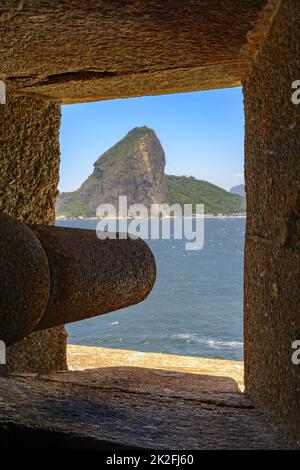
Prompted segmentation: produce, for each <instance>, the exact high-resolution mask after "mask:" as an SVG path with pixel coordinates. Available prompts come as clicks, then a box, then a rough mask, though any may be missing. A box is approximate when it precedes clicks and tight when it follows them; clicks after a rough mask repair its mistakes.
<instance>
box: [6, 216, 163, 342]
mask: <svg viewBox="0 0 300 470" xmlns="http://www.w3.org/2000/svg"><path fill="white" fill-rule="evenodd" d="M4 220H5V221H6V223H3V222H4ZM5 225H6V229H4V228H3V227H5ZM16 232H17V233H20V234H22V236H21V235H20V236H21V239H22V237H23V239H22V243H21V244H20V246H19V248H18V251H16V246H15V245H16V243H15V240H16V236H15V235H14V234H15V233H16ZM3 237H4V238H5V241H4V240H3ZM0 249H1V260H0V271H1V275H0V282H1V301H0V339H3V340H4V341H5V342H6V344H8V345H9V344H13V343H14V342H16V341H18V340H19V339H21V338H23V337H25V336H27V335H28V334H29V333H30V332H32V331H37V330H42V329H46V328H51V327H54V326H59V325H63V324H65V323H71V322H74V321H78V320H83V319H86V318H89V317H92V316H97V315H102V314H104V313H108V312H112V311H114V310H118V309H121V308H124V307H128V306H130V305H133V304H136V303H139V302H141V301H142V300H144V299H145V298H146V297H147V296H148V294H149V293H150V292H151V290H152V287H153V285H154V282H155V278H156V264H155V259H154V256H153V254H152V252H151V250H150V249H149V247H148V246H147V244H146V243H145V242H144V241H143V240H141V239H138V238H134V237H130V236H128V238H127V239H122V238H120V237H119V236H118V234H117V238H116V239H110V238H107V239H104V240H101V239H99V238H98V237H97V234H96V231H94V230H85V229H75V228H62V227H54V226H39V225H34V226H33V225H30V226H25V225H24V224H21V223H20V222H18V221H16V220H15V219H12V218H10V217H9V218H8V216H4V215H1V216H0ZM28 250H29V251H28ZM26 253H27V254H26ZM2 254H5V255H4V257H2ZM10 256H11V258H10ZM9 259H12V260H13V263H11V262H9ZM28 259H29V261H28ZM5 268H6V269H8V270H9V283H7V282H6V280H5V276H4V274H3V269H5ZM2 293H4V296H3V299H5V301H4V302H2Z"/></svg>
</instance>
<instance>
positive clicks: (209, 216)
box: [55, 214, 246, 221]
mask: <svg viewBox="0 0 300 470" xmlns="http://www.w3.org/2000/svg"><path fill="white" fill-rule="evenodd" d="M147 218H148V219H160V220H165V219H196V218H197V219H202V218H204V219H246V214H236V215H234V214H231V215H212V214H207V215H204V216H202V215H200V216H199V215H193V216H191V217H190V216H189V217H186V216H183V217H172V216H164V217H147ZM137 219H141V220H144V219H145V218H144V217H138V218H137ZM64 220H66V221H67V220H99V221H100V220H105V218H100V217H81V216H80V217H63V216H58V217H56V218H55V221H64ZM106 220H134V217H107V218H106Z"/></svg>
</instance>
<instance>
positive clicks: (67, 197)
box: [56, 191, 95, 219]
mask: <svg viewBox="0 0 300 470" xmlns="http://www.w3.org/2000/svg"><path fill="white" fill-rule="evenodd" d="M59 198H60V199H61V201H62V203H63V207H62V208H60V207H58V208H57V209H56V215H57V216H60V215H64V216H65V217H67V218H70V219H72V218H76V217H85V218H89V217H95V211H92V210H91V209H90V208H89V207H88V205H87V204H84V203H83V202H79V201H78V200H77V199H78V198H77V192H76V191H74V192H71V193H60V195H59Z"/></svg>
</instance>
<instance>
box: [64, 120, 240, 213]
mask: <svg viewBox="0 0 300 470" xmlns="http://www.w3.org/2000/svg"><path fill="white" fill-rule="evenodd" d="M164 169H165V154H164V150H163V148H162V146H161V143H160V141H159V139H158V138H157V136H156V134H155V132H154V131H153V130H152V129H149V128H148V127H136V128H134V129H132V130H131V131H130V132H129V133H128V134H127V135H126V136H125V137H124V138H123V139H122V140H120V142H118V143H117V144H116V145H114V146H113V147H111V148H110V149H109V150H107V152H105V153H104V154H103V155H101V157H99V158H98V160H97V161H96V162H95V164H94V171H93V173H92V174H91V175H90V176H89V177H88V178H87V180H86V181H85V182H84V183H83V184H82V186H81V187H80V188H79V189H78V190H77V191H74V192H70V193H61V194H60V195H59V197H58V201H57V207H56V214H57V216H63V215H64V216H66V217H79V216H82V217H92V216H95V214H96V208H97V207H98V205H99V204H101V203H109V204H113V205H114V206H115V207H116V209H117V208H118V198H119V196H123V195H126V196H127V198H128V205H131V204H133V203H142V204H144V205H146V206H147V207H150V205H151V204H153V203H157V204H161V203H164V202H166V203H169V204H174V203H180V204H185V203H186V204H191V203H192V204H204V205H205V212H206V213H213V214H219V213H223V214H231V213H237V212H244V211H245V201H244V198H242V197H240V196H237V195H234V194H230V193H228V192H227V191H225V190H224V189H222V188H219V187H218V186H215V185H213V184H211V183H208V182H207V181H200V180H197V179H195V178H193V177H186V176H171V175H165V174H164Z"/></svg>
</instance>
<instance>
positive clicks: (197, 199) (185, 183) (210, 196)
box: [165, 175, 246, 214]
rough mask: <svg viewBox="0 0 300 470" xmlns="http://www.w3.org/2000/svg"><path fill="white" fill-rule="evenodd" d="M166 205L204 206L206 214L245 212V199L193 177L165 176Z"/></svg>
mask: <svg viewBox="0 0 300 470" xmlns="http://www.w3.org/2000/svg"><path fill="white" fill-rule="evenodd" d="M165 178H166V183H167V188H168V195H167V203H168V204H170V205H171V204H175V203H177V204H181V205H183V204H204V211H205V213H206V214H233V213H241V212H245V211H246V202H245V198H243V197H241V196H237V195H235V194H231V193H228V192H227V191H225V189H222V188H219V187H218V186H215V185H214V184H211V183H208V181H202V180H197V179H196V178H194V177H193V176H173V175H165Z"/></svg>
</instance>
